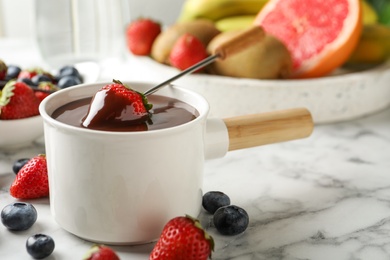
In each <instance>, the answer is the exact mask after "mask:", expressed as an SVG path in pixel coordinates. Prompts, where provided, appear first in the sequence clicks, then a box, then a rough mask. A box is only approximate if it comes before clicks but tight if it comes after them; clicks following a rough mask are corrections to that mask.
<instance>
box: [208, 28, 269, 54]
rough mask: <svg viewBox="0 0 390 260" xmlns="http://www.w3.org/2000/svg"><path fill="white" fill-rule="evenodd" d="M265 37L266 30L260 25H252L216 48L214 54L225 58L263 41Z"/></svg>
mask: <svg viewBox="0 0 390 260" xmlns="http://www.w3.org/2000/svg"><path fill="white" fill-rule="evenodd" d="M264 37H265V32H264V30H263V28H262V27H260V26H252V27H250V28H249V29H247V30H245V31H244V32H242V33H240V34H238V35H237V36H235V37H234V38H232V39H230V40H229V41H227V42H224V43H223V44H221V45H220V46H218V47H217V48H216V49H215V50H214V55H218V58H219V59H221V60H223V59H226V58H227V57H230V56H231V55H234V54H236V53H238V52H240V51H241V50H244V49H246V48H248V46H250V45H252V44H254V43H256V42H259V41H261V40H262V39H263V38H264Z"/></svg>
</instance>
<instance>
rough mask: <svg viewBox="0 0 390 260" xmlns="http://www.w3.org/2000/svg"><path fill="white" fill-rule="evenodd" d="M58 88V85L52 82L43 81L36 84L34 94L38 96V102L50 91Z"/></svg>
mask: <svg viewBox="0 0 390 260" xmlns="http://www.w3.org/2000/svg"><path fill="white" fill-rule="evenodd" d="M39 90H42V91H39ZM57 90H58V87H57V86H56V85H55V84H53V83H52V82H47V81H43V82H40V83H39V85H38V90H36V91H35V96H36V97H37V98H38V100H39V102H42V100H43V99H44V98H45V97H47V96H48V95H50V93H52V92H55V91H57Z"/></svg>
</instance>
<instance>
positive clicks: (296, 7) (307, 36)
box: [254, 0, 362, 78]
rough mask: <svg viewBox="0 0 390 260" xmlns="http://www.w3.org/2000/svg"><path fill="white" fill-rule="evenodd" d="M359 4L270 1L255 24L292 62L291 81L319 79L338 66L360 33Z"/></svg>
mask: <svg viewBox="0 0 390 260" xmlns="http://www.w3.org/2000/svg"><path fill="white" fill-rule="evenodd" d="M361 13H362V11H361V6H360V1H359V0H270V1H269V2H267V4H266V5H265V6H264V7H263V9H261V10H260V12H259V13H258V15H257V17H256V18H255V20H254V24H255V25H260V26H262V27H263V28H264V30H265V31H266V32H268V33H270V34H272V35H274V36H275V37H277V38H279V40H281V41H282V42H283V43H284V44H285V45H286V47H287V49H288V50H289V51H290V53H291V56H292V58H293V66H294V72H293V77H294V78H311V77H320V76H324V75H326V74H328V73H330V72H332V71H333V70H334V69H336V68H337V67H339V66H341V65H342V64H343V63H344V62H345V61H346V60H347V59H348V57H349V56H350V54H351V53H352V51H353V50H354V48H355V47H356V45H357V43H358V41H359V37H360V34H361V31H362V14H361Z"/></svg>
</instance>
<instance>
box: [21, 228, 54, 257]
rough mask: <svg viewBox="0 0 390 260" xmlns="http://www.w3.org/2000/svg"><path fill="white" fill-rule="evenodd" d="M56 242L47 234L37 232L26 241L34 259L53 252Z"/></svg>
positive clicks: (28, 250)
mask: <svg viewBox="0 0 390 260" xmlns="http://www.w3.org/2000/svg"><path fill="white" fill-rule="evenodd" d="M54 247H55V243H54V240H53V238H52V237H50V236H48V235H45V234H35V235H33V236H31V237H29V238H28V239H27V241H26V249H27V252H28V253H29V254H30V255H31V256H32V257H33V258H34V259H42V258H45V257H48V256H49V255H51V253H53V251H54Z"/></svg>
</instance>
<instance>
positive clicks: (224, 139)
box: [40, 82, 313, 244]
mask: <svg viewBox="0 0 390 260" xmlns="http://www.w3.org/2000/svg"><path fill="white" fill-rule="evenodd" d="M125 83H126V84H128V85H129V86H132V87H133V88H134V89H136V90H138V91H140V92H144V91H146V90H147V89H149V88H151V87H152V86H154V85H155V84H149V83H139V82H138V83H137V82H125ZM106 84H108V83H98V84H84V85H78V86H75V87H70V88H67V89H63V90H60V91H58V92H56V93H53V94H51V95H50V96H48V97H47V98H45V99H44V101H43V102H42V103H41V105H40V114H41V115H42V117H43V120H44V135H45V144H46V156H47V163H48V173H49V185H50V207H51V212H52V215H53V216H54V219H55V220H56V222H57V223H58V224H59V225H60V226H61V227H62V228H64V229H65V230H67V231H69V232H71V233H73V234H74V235H76V236H79V237H81V238H83V239H86V240H90V241H93V242H97V243H105V244H140V243H147V242H151V241H154V240H156V239H157V238H158V237H159V235H160V233H161V231H162V228H163V226H164V225H165V223H166V222H167V221H168V220H170V219H171V218H173V217H176V216H180V215H184V214H188V215H192V216H195V217H196V216H197V215H198V214H199V212H200V209H201V201H202V195H203V192H202V183H203V167H204V160H205V159H209V158H217V157H222V156H224V155H225V153H226V152H227V151H229V150H235V149H241V148H247V147H252V146H258V145H263V144H269V143H275V142H281V141H288V140H293V139H298V138H304V137H307V136H309V135H310V134H311V132H312V130H313V122H312V118H311V115H310V113H309V112H308V111H307V110H306V109H303V108H297V109H291V110H285V111H276V112H271V113H265V114H255V115H247V116H240V117H236V118H229V119H209V118H207V115H208V111H209V105H208V103H207V101H206V100H205V99H204V98H203V97H202V96H200V95H199V94H196V93H194V92H192V91H189V90H186V89H184V88H181V87H177V86H168V87H165V88H163V89H161V90H159V91H158V92H157V93H156V94H158V95H165V96H168V97H172V98H175V99H179V100H181V101H183V102H185V103H188V104H189V105H191V106H193V107H194V108H196V110H197V111H198V112H199V116H198V117H197V118H196V119H194V120H192V121H190V122H188V123H185V124H182V125H179V126H175V127H170V128H166V129H161V130H152V131H143V132H110V131H97V130H91V129H85V128H81V127H74V126H70V125H67V124H64V123H61V122H59V121H57V120H55V119H53V118H52V117H51V114H52V113H53V111H54V110H56V109H57V108H58V107H60V106H62V105H64V104H67V103H69V102H72V101H76V100H79V99H82V98H86V97H91V96H93V95H94V94H95V93H96V92H97V91H98V90H99V89H100V88H101V87H102V86H103V85H106ZM232 105H233V106H234V104H232Z"/></svg>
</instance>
